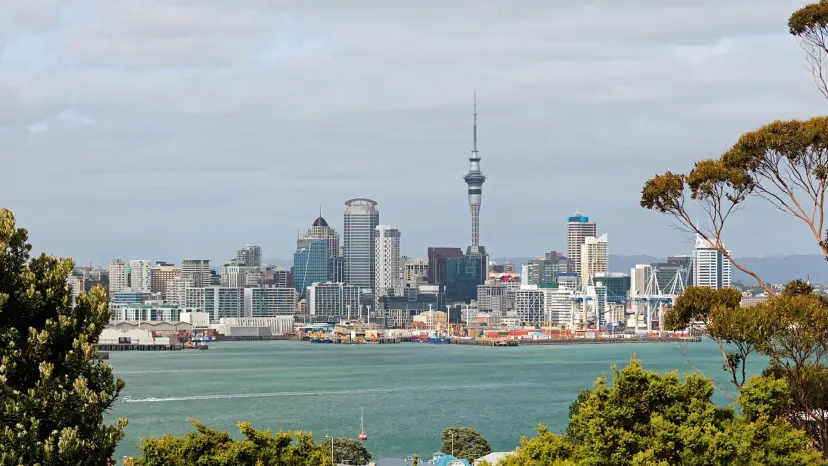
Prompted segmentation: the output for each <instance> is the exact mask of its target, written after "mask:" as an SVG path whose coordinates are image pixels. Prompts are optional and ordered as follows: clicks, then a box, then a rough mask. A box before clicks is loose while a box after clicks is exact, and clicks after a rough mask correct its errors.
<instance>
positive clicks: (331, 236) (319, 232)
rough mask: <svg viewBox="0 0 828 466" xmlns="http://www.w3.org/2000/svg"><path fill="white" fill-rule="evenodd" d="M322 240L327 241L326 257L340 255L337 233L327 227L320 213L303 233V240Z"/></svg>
mask: <svg viewBox="0 0 828 466" xmlns="http://www.w3.org/2000/svg"><path fill="white" fill-rule="evenodd" d="M311 238H313V239H324V240H327V241H328V257H337V256H340V255H341V254H342V251H341V250H340V248H339V246H340V245H339V233H337V232H336V230H334V229H333V228H331V227H330V226H328V222H327V221H326V220H325V219H324V218H322V211H321V210H320V212H319V217H317V219H316V220H314V221H313V224H312V225H311V227H310V228H308V231H307V232H305V236H304V239H311Z"/></svg>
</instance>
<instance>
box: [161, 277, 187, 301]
mask: <svg viewBox="0 0 828 466" xmlns="http://www.w3.org/2000/svg"><path fill="white" fill-rule="evenodd" d="M189 285H190V283H189V282H188V281H187V280H186V279H184V278H182V277H180V276H178V277H173V278H172V279H170V280H167V284H166V286H165V287H164V289H165V290H166V293H165V294H164V302H165V303H167V304H179V305H181V306H183V305H185V304H186V303H187V292H186V291H187V288H189Z"/></svg>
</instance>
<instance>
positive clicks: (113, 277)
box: [109, 259, 129, 299]
mask: <svg viewBox="0 0 828 466" xmlns="http://www.w3.org/2000/svg"><path fill="white" fill-rule="evenodd" d="M128 278H129V273H128V272H127V264H126V262H124V261H122V260H121V259H113V260H112V263H111V264H109V298H110V299H112V298H113V297H114V296H115V293H118V292H120V291H122V290H123V289H124V288H126V287H127V286H129V281H128Z"/></svg>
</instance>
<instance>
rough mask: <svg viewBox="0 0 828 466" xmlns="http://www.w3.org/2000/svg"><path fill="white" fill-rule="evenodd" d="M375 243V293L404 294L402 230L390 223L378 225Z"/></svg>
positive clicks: (385, 294) (379, 294)
mask: <svg viewBox="0 0 828 466" xmlns="http://www.w3.org/2000/svg"><path fill="white" fill-rule="evenodd" d="M375 245H376V251H375V252H374V255H375V259H376V264H375V265H376V266H375V270H376V280H375V284H374V293H375V294H376V295H377V296H402V289H403V280H402V273H403V264H402V260H401V259H400V230H398V229H396V228H391V227H390V226H388V225H377V233H376V240H375Z"/></svg>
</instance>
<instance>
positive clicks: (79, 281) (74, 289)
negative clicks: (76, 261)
mask: <svg viewBox="0 0 828 466" xmlns="http://www.w3.org/2000/svg"><path fill="white" fill-rule="evenodd" d="M66 285H67V286H69V287H71V291H70V293H71V294H72V306H73V307H74V306H75V303H77V302H78V295H80V293H81V291H83V277H81V276H79V275H69V276H68V277H66Z"/></svg>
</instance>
